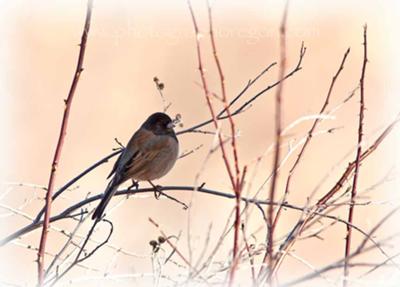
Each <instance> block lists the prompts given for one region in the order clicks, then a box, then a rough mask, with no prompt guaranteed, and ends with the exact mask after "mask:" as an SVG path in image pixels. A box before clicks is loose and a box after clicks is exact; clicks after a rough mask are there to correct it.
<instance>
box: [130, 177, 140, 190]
mask: <svg viewBox="0 0 400 287" xmlns="http://www.w3.org/2000/svg"><path fill="white" fill-rule="evenodd" d="M132 188H136V190H138V189H139V182H138V181H136V180H133V179H132V184H131V185H130V186H129V187H128V190H131V189H132Z"/></svg>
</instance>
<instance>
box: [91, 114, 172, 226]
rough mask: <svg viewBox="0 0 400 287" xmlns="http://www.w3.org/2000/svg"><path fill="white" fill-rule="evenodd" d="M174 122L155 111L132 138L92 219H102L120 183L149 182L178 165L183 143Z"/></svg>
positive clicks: (120, 157)
mask: <svg viewBox="0 0 400 287" xmlns="http://www.w3.org/2000/svg"><path fill="white" fill-rule="evenodd" d="M174 127H175V124H174V121H173V120H171V118H170V117H169V116H168V115H166V114H164V113H154V114H152V115H151V116H150V117H148V119H147V120H146V121H145V122H144V123H143V124H142V126H141V127H140V128H139V129H138V130H137V131H136V132H135V134H134V135H133V136H132V138H131V139H130V140H129V142H128V145H127V146H126V148H125V149H124V150H123V152H122V153H121V155H120V156H119V158H118V160H117V161H116V162H115V164H114V167H113V169H112V170H111V173H110V175H109V176H108V177H107V178H110V177H111V176H112V179H111V180H110V182H109V184H108V186H107V189H106V190H105V192H104V195H103V198H102V200H101V202H100V204H99V205H98V206H97V208H96V210H95V212H94V213H93V216H92V219H96V220H99V219H101V217H102V216H103V213H104V210H105V208H106V206H107V204H108V203H109V201H110V200H111V197H112V196H113V195H114V194H115V192H116V191H117V189H118V186H119V185H120V184H122V183H123V182H125V181H127V180H129V179H131V180H132V181H133V182H135V183H137V182H138V181H148V182H149V183H150V184H151V185H152V186H153V187H154V185H153V183H152V182H151V181H152V180H155V179H158V178H160V177H162V176H164V175H166V174H167V173H168V172H169V171H170V170H171V168H172V167H173V166H174V164H175V162H176V160H177V158H178V153H179V143H178V139H177V137H176V135H175V131H174Z"/></svg>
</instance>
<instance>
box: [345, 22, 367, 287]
mask: <svg viewBox="0 0 400 287" xmlns="http://www.w3.org/2000/svg"><path fill="white" fill-rule="evenodd" d="M363 45H364V60H363V65H362V70H361V78H360V114H359V120H358V139H357V145H358V146H357V154H356V160H355V165H356V166H355V168H354V177H353V185H352V188H351V199H350V207H349V216H348V220H347V221H348V222H349V223H351V224H352V223H353V215H354V201H355V197H356V196H357V181H358V175H359V173H360V172H359V169H360V162H361V155H362V147H361V144H362V139H363V123H364V109H365V107H364V105H365V101H364V79H365V70H366V67H367V62H368V58H367V26H366V25H365V26H364V43H363ZM346 229H347V234H346V245H345V261H344V270H343V272H344V274H343V275H344V278H343V287H346V286H347V283H348V278H347V277H348V276H349V266H348V260H347V257H348V256H349V254H350V249H351V233H352V228H351V226H350V225H347V227H346Z"/></svg>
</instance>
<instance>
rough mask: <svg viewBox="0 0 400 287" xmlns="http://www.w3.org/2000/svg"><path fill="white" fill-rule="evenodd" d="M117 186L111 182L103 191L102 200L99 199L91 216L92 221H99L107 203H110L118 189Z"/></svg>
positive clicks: (113, 181)
mask: <svg viewBox="0 0 400 287" xmlns="http://www.w3.org/2000/svg"><path fill="white" fill-rule="evenodd" d="M118 186H119V184H116V183H115V180H111V181H110V183H109V184H108V186H107V189H106V190H105V191H104V195H103V198H102V199H101V201H100V203H99V205H98V206H97V207H96V210H95V211H94V213H93V215H92V219H93V220H100V219H101V217H102V216H103V213H104V210H105V209H106V207H107V205H108V203H109V202H110V200H111V198H112V197H113V195H114V194H115V192H116V191H117V189H118Z"/></svg>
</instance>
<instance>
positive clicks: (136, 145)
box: [107, 129, 154, 185]
mask: <svg viewBox="0 0 400 287" xmlns="http://www.w3.org/2000/svg"><path fill="white" fill-rule="evenodd" d="M151 137H154V134H153V133H152V132H150V131H148V130H145V129H139V130H138V131H137V132H136V133H135V134H134V135H133V136H132V138H131V139H130V140H129V142H128V144H127V146H126V148H125V149H124V151H123V152H122V153H121V155H120V156H119V158H118V159H117V161H116V162H115V164H114V167H113V168H112V170H111V172H110V174H109V175H108V177H107V178H110V177H111V176H112V175H114V177H115V179H114V182H115V183H117V184H118V185H119V184H121V183H122V182H123V181H125V180H127V177H126V173H127V171H128V170H129V169H131V168H132V166H135V165H136V164H137V161H138V160H139V158H140V157H141V156H140V154H141V153H143V151H144V150H147V145H148V142H149V141H150V142H151V140H150V138H151Z"/></svg>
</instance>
